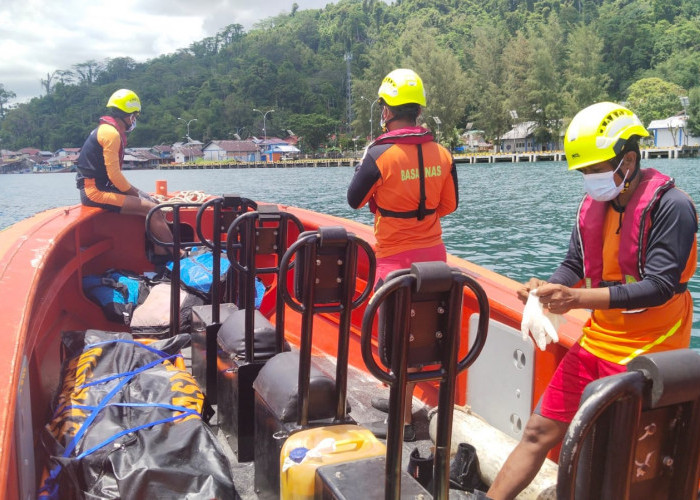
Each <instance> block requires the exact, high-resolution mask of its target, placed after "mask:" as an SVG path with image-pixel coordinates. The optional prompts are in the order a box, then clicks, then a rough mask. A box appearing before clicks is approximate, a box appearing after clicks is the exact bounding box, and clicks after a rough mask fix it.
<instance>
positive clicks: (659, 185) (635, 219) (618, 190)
mask: <svg viewBox="0 0 700 500" xmlns="http://www.w3.org/2000/svg"><path fill="white" fill-rule="evenodd" d="M648 135H649V134H648V132H647V131H646V129H645V128H644V126H643V125H642V123H641V122H640V121H639V119H638V118H637V116H636V115H634V113H632V112H631V111H630V110H628V109H626V108H624V107H622V106H620V105H617V104H614V103H611V102H602V103H598V104H593V105H592V106H589V107H587V108H585V109H583V110H581V111H580V112H579V113H578V114H577V115H576V116H575V117H574V119H573V120H572V121H571V124H570V125H569V128H568V130H567V132H566V136H565V137H564V149H565V152H566V160H567V162H568V165H569V170H578V171H579V172H581V173H582V174H583V186H584V189H585V191H586V193H587V194H586V195H585V196H584V198H583V200H582V201H581V204H580V205H579V209H578V215H577V222H576V225H575V227H574V230H573V232H572V235H571V240H570V243H569V250H568V252H567V255H566V258H565V259H564V261H563V262H562V263H561V265H560V266H559V267H558V268H557V269H556V271H555V272H554V274H552V276H551V277H550V278H549V280H548V281H543V280H540V279H536V278H532V279H531V280H530V281H529V282H528V283H527V284H526V285H525V286H523V287H522V288H521V289H520V290H518V297H519V298H520V300H521V301H523V303H525V302H526V301H527V299H528V296H529V294H530V292H531V291H533V290H534V292H533V293H534V294H535V295H536V296H537V297H539V301H540V302H541V303H542V305H543V307H544V308H546V309H548V310H549V311H551V312H552V313H554V314H564V313H566V312H567V311H569V310H571V309H590V310H591V316H590V319H589V320H588V321H587V322H586V324H585V325H584V327H583V332H582V335H581V337H580V338H579V340H578V342H577V343H576V344H574V345H573V346H572V347H571V349H569V351H568V352H567V353H566V355H565V356H564V357H563V358H562V360H561V362H560V364H559V367H558V368H557V370H556V372H555V374H554V376H553V377H552V380H551V381H550V382H549V385H548V386H547V388H546V389H545V391H544V393H543V394H542V397H541V399H540V402H539V404H538V405H537V408H536V409H535V412H534V413H533V414H532V416H531V417H530V419H529V421H528V423H527V425H526V427H525V430H524V432H523V436H522V439H521V441H520V443H519V444H518V445H517V446H516V448H515V449H514V450H513V452H512V453H511V455H510V456H509V457H508V459H507V460H506V462H505V464H504V466H503V468H502V469H501V471H500V472H499V473H498V475H497V476H496V479H495V480H494V482H493V484H492V485H491V489H489V491H488V493H487V495H488V496H489V497H490V498H493V499H494V500H505V499H512V498H514V497H515V496H516V495H517V494H518V493H519V492H520V491H522V490H523V489H524V488H525V487H526V486H527V485H528V484H529V483H530V482H531V481H532V480H533V479H534V477H535V476H536V475H537V472H538V471H539V469H540V467H541V466H542V463H543V462H544V460H545V458H546V456H547V454H548V453H549V451H550V450H551V449H552V448H554V447H555V446H556V445H557V444H559V442H560V441H561V440H562V439H563V437H564V435H565V434H566V431H567V428H568V426H569V423H570V422H571V421H572V419H573V416H574V415H575V413H576V411H577V410H578V405H579V402H580V400H581V395H582V394H583V390H584V389H585V387H586V385H588V383H590V382H592V381H594V380H596V379H599V378H602V377H605V376H608V375H614V374H617V373H621V372H623V371H625V367H626V365H627V363H629V362H630V361H631V360H632V359H634V358H635V357H637V356H639V355H642V354H647V353H652V352H659V351H667V350H671V349H683V348H687V347H688V346H689V344H690V333H691V327H692V315H693V301H692V297H691V296H690V292H689V291H688V289H687V288H688V287H687V285H688V281H689V280H690V278H691V276H692V275H693V273H694V272H695V267H696V265H697V242H696V231H697V229H698V221H697V214H696V212H695V206H694V205H693V202H692V200H691V199H690V198H689V197H688V195H686V194H685V193H683V192H682V191H680V190H679V189H677V188H676V187H675V185H674V181H673V179H672V178H670V177H668V176H667V175H664V174H662V173H661V172H658V171H656V170H654V169H651V168H645V169H641V168H640V157H641V155H640V150H639V140H640V139H641V138H642V137H646V136H648Z"/></svg>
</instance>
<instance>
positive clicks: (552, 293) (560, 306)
mask: <svg viewBox="0 0 700 500" xmlns="http://www.w3.org/2000/svg"><path fill="white" fill-rule="evenodd" d="M537 296H538V297H539V298H540V302H541V303H542V305H543V306H544V307H545V308H546V309H549V311H550V312H552V313H554V314H564V313H566V312H568V311H569V310H571V309H575V308H577V307H580V306H579V305H578V291H577V289H575V288H569V287H568V286H564V285H555V284H553V283H545V284H543V285H542V286H539V287H537Z"/></svg>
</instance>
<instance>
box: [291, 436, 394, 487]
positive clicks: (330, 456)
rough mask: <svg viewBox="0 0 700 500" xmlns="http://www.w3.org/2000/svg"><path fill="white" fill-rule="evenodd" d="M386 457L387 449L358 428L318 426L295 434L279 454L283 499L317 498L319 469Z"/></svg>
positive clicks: (373, 437)
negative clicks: (316, 488)
mask: <svg viewBox="0 0 700 500" xmlns="http://www.w3.org/2000/svg"><path fill="white" fill-rule="evenodd" d="M384 455H386V446H384V443H382V442H381V441H379V440H378V439H377V438H376V437H375V436H374V434H372V433H371V432H370V431H369V430H367V429H365V428H364V427H360V426H359V425H331V426H326V427H315V428H312V429H306V430H303V431H300V432H297V433H295V434H292V435H291V436H289V438H287V441H285V443H284V446H282V452H281V453H280V471H281V477H280V498H282V499H283V500H292V499H294V500H302V499H313V498H314V484H315V478H316V469H317V468H319V467H321V466H323V465H328V464H338V463H343V462H352V461H354V460H361V459H365V458H373V457H380V456H384Z"/></svg>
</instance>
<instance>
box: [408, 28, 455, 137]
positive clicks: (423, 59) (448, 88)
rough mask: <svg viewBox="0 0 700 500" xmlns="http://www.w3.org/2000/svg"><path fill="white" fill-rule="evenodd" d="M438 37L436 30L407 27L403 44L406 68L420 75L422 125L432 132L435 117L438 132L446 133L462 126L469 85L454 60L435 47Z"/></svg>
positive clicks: (448, 54)
mask: <svg viewBox="0 0 700 500" xmlns="http://www.w3.org/2000/svg"><path fill="white" fill-rule="evenodd" d="M437 34H438V31H437V30H435V29H427V28H425V27H423V26H420V25H417V24H415V25H409V26H408V27H407V29H406V31H405V32H404V34H403V36H402V41H403V43H404V44H406V46H407V48H408V50H409V51H410V52H409V56H408V57H407V59H406V62H405V66H406V67H408V68H411V69H413V70H414V71H415V72H416V73H418V74H419V75H420V77H421V79H422V80H423V85H424V87H425V93H426V97H427V106H426V109H425V110H424V111H423V113H424V116H423V121H424V122H425V123H426V124H427V125H428V126H429V127H430V128H431V129H432V130H433V131H434V132H435V131H436V130H437V128H438V127H437V124H436V121H435V119H434V118H432V117H436V116H437V117H438V119H439V120H440V121H441V122H442V123H441V125H440V128H441V130H442V131H444V132H447V131H448V130H453V129H455V128H456V127H457V126H458V125H463V123H462V122H463V118H464V108H465V106H466V104H467V89H468V84H467V78H466V76H465V74H464V71H462V68H461V66H460V65H459V61H458V60H457V56H455V55H454V53H453V52H452V51H450V50H449V49H446V48H444V47H441V46H439V45H438V43H437V41H436V40H437ZM408 41H410V43H408ZM428 117H431V118H428Z"/></svg>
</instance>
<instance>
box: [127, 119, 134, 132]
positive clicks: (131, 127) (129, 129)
mask: <svg viewBox="0 0 700 500" xmlns="http://www.w3.org/2000/svg"><path fill="white" fill-rule="evenodd" d="M135 128H136V118H134V119H133V121H132V122H131V125H129V128H128V129H126V131H127V132H131V131H132V130H134V129H135Z"/></svg>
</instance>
